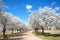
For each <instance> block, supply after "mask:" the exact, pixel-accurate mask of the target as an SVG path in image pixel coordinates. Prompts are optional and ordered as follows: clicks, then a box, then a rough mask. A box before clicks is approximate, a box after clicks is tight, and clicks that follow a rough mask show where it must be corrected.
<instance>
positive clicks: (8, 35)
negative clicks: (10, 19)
mask: <svg viewBox="0 0 60 40" xmlns="http://www.w3.org/2000/svg"><path fill="white" fill-rule="evenodd" d="M18 32H19V31H18ZM13 33H14V34H13V35H15V34H16V33H17V31H16V30H14V31H13ZM5 35H6V38H8V37H10V36H12V31H11V30H10V31H6V33H5ZM2 38H3V33H2V32H0V39H2Z"/></svg>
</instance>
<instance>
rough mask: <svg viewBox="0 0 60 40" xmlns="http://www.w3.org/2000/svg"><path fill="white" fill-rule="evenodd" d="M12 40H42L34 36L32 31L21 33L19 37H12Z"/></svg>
mask: <svg viewBox="0 0 60 40" xmlns="http://www.w3.org/2000/svg"><path fill="white" fill-rule="evenodd" d="M9 39H10V40H42V39H40V38H38V37H36V36H35V35H33V34H32V31H29V32H26V33H21V34H19V36H15V37H10V38H9Z"/></svg>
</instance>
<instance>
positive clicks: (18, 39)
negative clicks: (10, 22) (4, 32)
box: [8, 33, 28, 40]
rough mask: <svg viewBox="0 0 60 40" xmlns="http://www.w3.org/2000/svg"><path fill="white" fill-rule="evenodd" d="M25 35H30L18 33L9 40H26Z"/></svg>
mask: <svg viewBox="0 0 60 40" xmlns="http://www.w3.org/2000/svg"><path fill="white" fill-rule="evenodd" d="M24 35H28V34H24V33H18V34H17V35H15V36H13V37H10V38H9V39H8V40H23V39H25V38H24V37H22V36H24Z"/></svg>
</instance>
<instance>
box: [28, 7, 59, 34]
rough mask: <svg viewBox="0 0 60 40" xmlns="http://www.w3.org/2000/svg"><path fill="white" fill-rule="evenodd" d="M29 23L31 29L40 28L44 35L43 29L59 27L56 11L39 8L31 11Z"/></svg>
mask: <svg viewBox="0 0 60 40" xmlns="http://www.w3.org/2000/svg"><path fill="white" fill-rule="evenodd" d="M58 21H59V22H58ZM29 23H30V26H31V27H32V28H33V29H35V28H36V29H38V28H41V29H42V33H43V34H44V29H49V28H51V29H55V28H58V27H59V24H60V16H59V14H58V13H57V12H56V10H54V9H52V8H49V7H44V8H40V9H39V10H38V11H33V12H32V13H31V14H30V15H29Z"/></svg>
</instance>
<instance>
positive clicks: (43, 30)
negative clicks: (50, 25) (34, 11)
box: [41, 27, 44, 35]
mask: <svg viewBox="0 0 60 40" xmlns="http://www.w3.org/2000/svg"><path fill="white" fill-rule="evenodd" d="M41 29H42V34H43V35H44V28H43V27H41Z"/></svg>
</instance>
